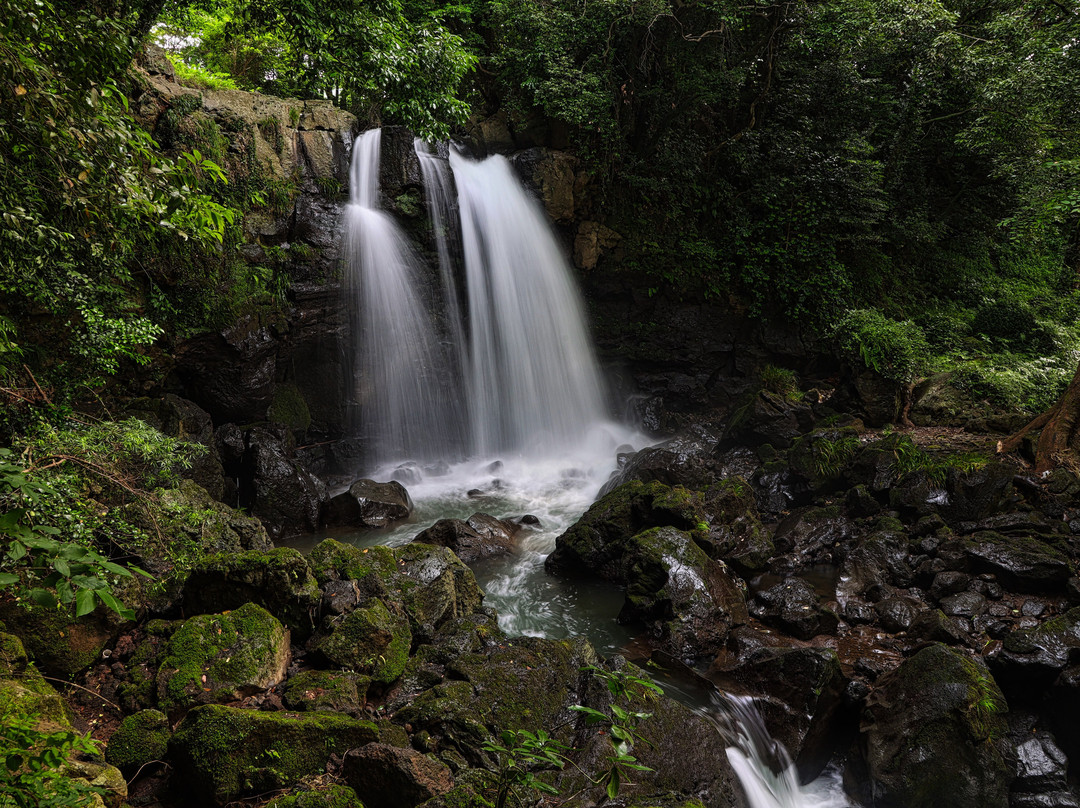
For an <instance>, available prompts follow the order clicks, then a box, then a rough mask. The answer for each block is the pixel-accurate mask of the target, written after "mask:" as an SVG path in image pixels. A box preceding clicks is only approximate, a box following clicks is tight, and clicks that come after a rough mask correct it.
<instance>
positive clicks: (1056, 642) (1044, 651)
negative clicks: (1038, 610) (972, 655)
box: [987, 607, 1080, 693]
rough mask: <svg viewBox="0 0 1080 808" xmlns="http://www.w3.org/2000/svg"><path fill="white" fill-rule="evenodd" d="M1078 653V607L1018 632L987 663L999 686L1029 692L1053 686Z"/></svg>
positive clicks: (1079, 611)
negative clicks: (999, 683)
mask: <svg viewBox="0 0 1080 808" xmlns="http://www.w3.org/2000/svg"><path fill="white" fill-rule="evenodd" d="M1077 653H1080V607H1075V608H1073V609H1070V610H1069V611H1068V612H1066V613H1065V614H1063V615H1060V616H1059V617H1055V618H1052V619H1050V620H1047V621H1046V622H1044V623H1042V624H1041V625H1039V626H1038V627H1036V628H1030V629H1017V630H1016V631H1013V632H1012V633H1011V634H1008V635H1006V637H1005V639H1004V640H1003V641H1002V643H1001V646H1000V647H998V648H995V649H993V650H991V651H990V653H989V654H988V656H987V663H988V664H989V665H990V669H991V670H992V671H993V672H994V676H995V677H996V678H997V679H998V680H999V681H1000V682H1001V683H1002V686H1003V687H1004V688H1005V689H1006V690H1007V691H1010V692H1012V691H1013V690H1015V691H1018V692H1020V693H1023V692H1025V691H1027V692H1029V693H1030V692H1032V690H1033V689H1034V688H1042V687H1045V686H1046V685H1048V684H1050V683H1052V682H1053V681H1054V679H1055V678H1057V675H1058V674H1059V673H1060V672H1061V671H1063V670H1065V668H1066V666H1067V665H1068V664H1069V661H1070V659H1071V658H1072V657H1073V656H1074V655H1075V654H1077Z"/></svg>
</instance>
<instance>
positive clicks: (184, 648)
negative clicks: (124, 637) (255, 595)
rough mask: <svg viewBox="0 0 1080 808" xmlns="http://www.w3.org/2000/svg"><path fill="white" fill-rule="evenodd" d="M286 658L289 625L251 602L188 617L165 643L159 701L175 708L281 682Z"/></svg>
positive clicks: (247, 693) (229, 697) (241, 694)
mask: <svg viewBox="0 0 1080 808" xmlns="http://www.w3.org/2000/svg"><path fill="white" fill-rule="evenodd" d="M289 659H290V654H289V631H288V629H286V628H285V627H284V626H283V625H281V623H280V622H279V621H278V620H277V619H276V618H275V617H274V616H273V615H271V614H270V613H269V612H268V611H266V610H265V609H263V608H262V607H261V606H257V605H256V604H254V603H245V604H244V605H243V606H241V607H240V608H239V609H236V610H235V611H231V612H228V613H227V614H216V615H209V614H207V615H198V616H196V617H192V618H189V619H188V620H186V621H185V622H184V624H183V625H182V626H181V627H180V628H179V629H177V631H176V632H175V633H174V634H173V635H172V637H170V638H169V642H168V645H167V646H166V649H165V658H164V660H163V662H162V665H161V668H160V670H159V671H158V675H157V688H158V703H159V704H160V706H161V707H162V708H163V709H166V710H168V711H170V712H174V711H178V710H185V709H187V708H189V707H193V706H194V705H196V704H210V703H215V702H217V703H220V702H228V701H234V700H236V699H241V698H243V697H245V696H250V695H253V694H254V693H257V692H259V691H262V690H266V689H267V688H270V687H273V686H274V685H276V684H277V683H278V682H281V681H283V680H284V679H285V671H286V669H287V667H288V665H289Z"/></svg>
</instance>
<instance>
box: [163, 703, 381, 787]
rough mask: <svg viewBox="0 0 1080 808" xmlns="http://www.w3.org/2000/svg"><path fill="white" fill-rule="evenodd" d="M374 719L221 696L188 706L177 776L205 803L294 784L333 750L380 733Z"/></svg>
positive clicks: (175, 753) (176, 739)
mask: <svg viewBox="0 0 1080 808" xmlns="http://www.w3.org/2000/svg"><path fill="white" fill-rule="evenodd" d="M378 735H379V733H378V729H377V728H376V727H375V725H374V724H372V723H371V722H370V721H359V720H357V719H354V718H348V717H346V716H343V715H337V714H335V713H286V712H276V713H267V712H257V711H254V710H241V709H237V708H235V707H225V706H222V705H217V704H210V705H205V706H202V707H196V708H195V709H194V710H192V711H191V712H189V713H188V714H187V716H186V717H185V718H184V720H183V722H181V724H180V726H179V727H178V728H177V730H176V733H175V734H174V735H173V737H172V738H171V739H170V741H169V751H170V755H171V759H172V760H173V762H174V763H175V765H176V770H177V774H178V775H179V778H178V782H180V783H183V784H184V785H185V787H186V790H187V791H189V792H190V794H191V796H192V797H194V798H195V799H199V800H202V801H203V803H204V804H205V803H208V802H210V801H214V802H216V803H218V804H224V803H226V802H229V801H231V800H233V799H235V798H237V797H239V796H241V795H244V794H255V793H261V792H263V791H265V790H268V789H269V788H288V787H290V786H293V785H295V784H296V783H297V782H298V781H299V780H300V778H302V777H305V776H308V775H314V774H320V773H322V772H323V771H324V770H325V768H326V762H327V760H328V759H329V757H330V755H332V754H336V755H342V754H344V753H345V752H346V751H347V750H349V749H352V748H354V747H357V746H361V745H363V744H366V743H372V742H374V741H376V740H378Z"/></svg>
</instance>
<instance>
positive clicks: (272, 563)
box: [183, 547, 321, 637]
mask: <svg viewBox="0 0 1080 808" xmlns="http://www.w3.org/2000/svg"><path fill="white" fill-rule="evenodd" d="M320 597H321V593H320V592H319V585H318V584H317V583H316V581H315V578H314V576H312V574H311V569H310V568H309V567H308V562H307V560H306V559H305V558H304V556H303V555H302V554H301V553H300V552H299V551H297V550H293V549H291V548H288V547H278V548H276V549H274V550H271V551H270V552H268V553H263V552H258V551H249V552H245V553H222V554H220V555H215V556H211V557H209V558H207V559H205V560H203V561H202V562H200V563H199V564H198V565H197V566H196V567H195V568H194V569H192V571H191V574H190V575H189V576H188V578H187V581H186V582H185V583H184V591H183V599H184V601H183V602H184V608H185V611H186V612H187V613H188V614H219V613H221V612H226V611H229V610H231V609H238V608H239V607H241V606H243V605H244V604H245V603H256V604H258V605H259V606H262V607H263V608H264V609H266V610H267V611H268V612H270V614H272V615H274V617H276V618H277V619H278V620H280V621H281V622H282V623H284V624H285V625H286V626H288V627H289V628H290V629H291V630H292V631H293V633H294V634H295V635H297V636H300V637H306V636H307V635H308V634H310V633H311V630H312V628H313V625H314V615H315V614H316V612H317V611H318V608H319V600H320Z"/></svg>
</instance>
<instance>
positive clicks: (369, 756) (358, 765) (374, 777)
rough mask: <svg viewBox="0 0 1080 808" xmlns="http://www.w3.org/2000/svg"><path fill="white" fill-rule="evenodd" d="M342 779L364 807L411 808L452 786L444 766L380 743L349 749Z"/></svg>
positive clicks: (413, 752) (449, 775)
mask: <svg viewBox="0 0 1080 808" xmlns="http://www.w3.org/2000/svg"><path fill="white" fill-rule="evenodd" d="M342 776H343V777H344V778H345V782H347V783H348V784H349V785H350V786H351V787H352V788H353V790H354V791H355V792H356V794H357V796H358V797H360V799H361V800H363V802H364V803H365V804H367V805H380V806H386V808H414V807H415V806H417V805H419V804H420V803H422V802H425V801H427V800H430V799H432V798H433V797H437V796H439V795H440V794H445V793H446V792H448V791H449V790H450V789H451V788H453V787H454V776H453V775H452V774H451V773H450V769H449V767H447V765H446V764H445V763H441V762H439V761H438V760H435V759H434V758H431V757H427V756H425V755H422V754H420V753H419V752H417V751H416V750H414V749H399V748H397V747H394V746H387V745H386V744H381V743H371V744H367V745H366V746H362V747H360V748H359V749H351V750H349V752H348V753H346V755H345V760H344V765H343V768H342Z"/></svg>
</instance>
